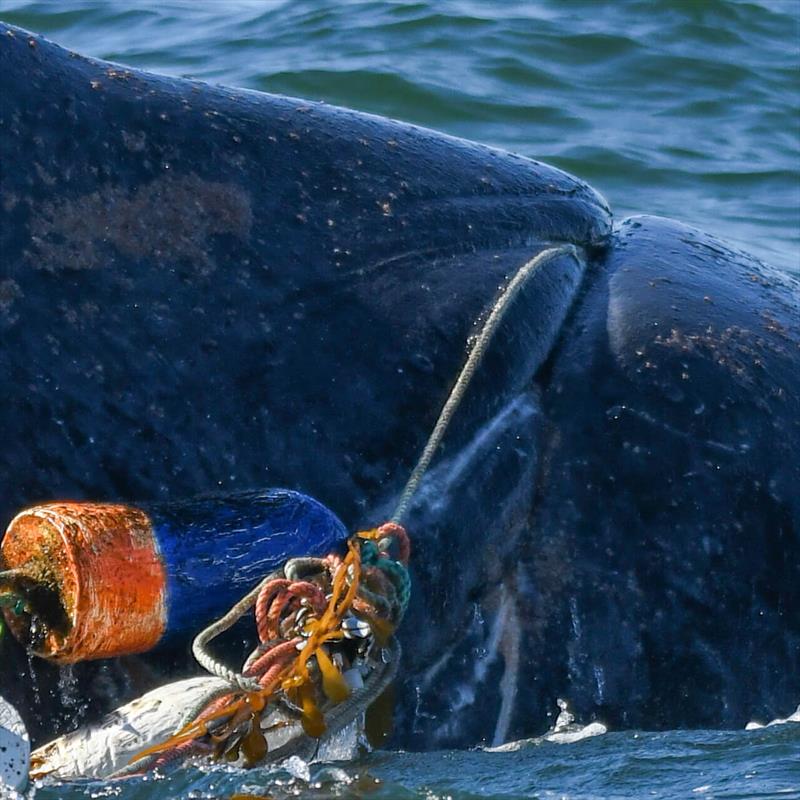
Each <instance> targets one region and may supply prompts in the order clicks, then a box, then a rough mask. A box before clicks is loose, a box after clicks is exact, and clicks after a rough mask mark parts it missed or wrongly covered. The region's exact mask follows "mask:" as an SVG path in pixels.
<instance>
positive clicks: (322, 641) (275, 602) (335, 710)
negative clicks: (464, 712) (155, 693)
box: [132, 523, 410, 770]
mask: <svg viewBox="0 0 800 800" xmlns="http://www.w3.org/2000/svg"><path fill="white" fill-rule="evenodd" d="M395 554H396V557H395ZM409 555H410V543H409V539H408V535H407V534H406V532H405V530H404V529H403V528H402V526H400V525H398V524H396V523H390V524H387V525H383V526H381V527H379V528H375V529H372V530H369V531H363V532H360V533H357V534H356V535H355V536H353V537H351V538H350V539H349V540H348V543H347V553H346V554H345V555H344V556H343V557H342V556H339V555H337V554H330V555H329V556H327V557H325V558H322V559H318V558H316V559H311V558H303V559H292V560H290V561H288V562H287V563H286V565H285V566H284V568H283V570H281V571H278V572H274V573H272V574H271V575H269V576H267V577H266V578H265V579H264V580H263V581H262V582H261V583H260V584H259V585H258V586H257V587H256V588H255V589H253V590H252V591H251V592H249V593H248V594H247V595H245V597H243V598H242V599H241V600H240V601H239V602H238V603H237V604H236V605H235V606H234V607H233V608H232V609H231V610H230V611H229V612H228V613H227V614H225V615H224V616H223V617H222V618H221V619H220V620H217V621H216V622H215V623H213V624H212V625H210V626H209V627H208V628H206V629H205V630H204V631H202V632H201V633H200V634H199V635H198V636H197V637H196V638H195V641H194V644H193V651H194V654H195V656H196V657H197V660H198V662H199V663H200V664H201V665H202V666H203V667H205V669H207V670H208V671H209V672H211V673H212V674H213V675H216V676H218V677H221V678H223V679H225V680H226V681H228V682H229V683H230V684H231V689H232V691H231V693H230V694H228V695H225V696H223V697H222V698H218V699H215V700H214V701H213V702H212V703H211V704H210V705H209V706H207V707H206V708H205V709H203V710H202V711H201V712H200V713H199V714H198V715H197V716H196V717H195V719H194V720H193V721H192V722H191V723H189V724H188V725H186V726H185V727H184V728H183V729H181V730H180V731H178V732H177V733H176V734H175V735H174V736H173V737H172V738H171V739H169V740H167V741H166V742H163V743H162V744H159V745H157V746H156V747H152V748H149V749H148V750H145V751H144V752H142V753H140V754H139V755H138V756H137V757H136V759H134V762H136V761H139V760H140V759H141V765H142V766H141V767H140V769H143V770H147V769H151V768H153V767H155V766H163V765H166V764H169V763H172V762H174V761H176V760H177V759H181V758H184V757H186V756H187V755H190V754H192V753H211V754H212V755H214V756H215V757H217V758H225V759H227V760H235V759H238V758H239V757H240V756H241V757H243V758H244V761H245V763H246V764H254V763H258V762H259V761H261V760H263V759H264V758H265V757H266V755H267V751H268V745H267V739H266V736H265V733H267V732H268V731H269V730H270V729H271V728H270V725H274V724H276V723H274V721H272V722H271V720H273V718H274V715H275V711H276V709H280V710H281V712H282V713H284V714H288V715H289V718H288V719H284V721H283V722H282V723H281V724H282V725H287V724H298V723H299V725H300V726H301V728H302V731H303V732H304V733H305V735H306V736H307V737H311V738H315V739H316V738H319V737H321V736H322V735H323V734H324V733H325V732H326V731H329V730H331V725H332V724H337V725H338V724H346V722H349V721H350V720H351V719H353V718H355V716H357V714H358V713H361V711H363V710H364V709H365V708H366V706H368V705H369V704H370V703H371V702H372V700H374V699H375V698H376V697H377V694H375V693H372V694H369V693H365V691H364V689H360V690H355V689H354V688H353V687H354V686H356V687H357V686H358V685H359V684H361V683H362V679H363V678H364V676H366V678H367V681H366V684H365V687H366V685H370V686H372V687H373V689H374V690H375V691H377V687H380V688H381V690H382V688H383V687H385V685H386V675H388V674H389V673H391V674H392V675H393V674H394V672H395V670H396V663H393V658H392V654H393V653H397V654H399V648H397V647H396V646H395V643H394V641H393V638H392V637H393V634H394V631H395V629H396V627H397V625H398V624H399V623H400V620H401V619H402V617H403V614H404V612H405V609H406V606H407V604H408V596H409V591H410V579H409V577H408V568H407V562H408V558H409ZM251 609H253V611H254V617H255V623H256V630H257V633H258V640H259V644H258V645H257V647H256V648H255V649H254V650H253V651H252V652H251V653H250V654H249V655H248V657H247V658H246V659H245V661H244V665H243V668H242V671H241V672H240V673H238V672H235V671H234V670H232V669H230V668H228V667H227V666H225V665H224V664H222V663H221V662H220V661H218V660H217V659H215V658H214V657H213V656H212V655H211V654H210V653H209V652H208V649H207V645H208V644H209V643H210V642H211V640H213V639H214V638H215V637H216V636H218V635H219V634H220V633H222V632H223V631H224V630H227V629H229V628H230V627H231V626H232V625H234V624H235V622H236V621H237V620H238V619H240V618H241V617H242V616H243V615H244V614H246V613H247V612H248V611H249V610H251ZM352 675H357V676H358V677H357V678H351V677H350V676H352ZM332 720H334V721H335V723H332ZM343 721H345V722H343ZM265 726H266V727H265ZM335 729H336V728H334V730H335ZM280 752H281V755H282V756H284V755H286V754H287V753H286V748H285V747H281V748H280ZM133 766H135V763H134V764H133ZM132 768H133V767H132Z"/></svg>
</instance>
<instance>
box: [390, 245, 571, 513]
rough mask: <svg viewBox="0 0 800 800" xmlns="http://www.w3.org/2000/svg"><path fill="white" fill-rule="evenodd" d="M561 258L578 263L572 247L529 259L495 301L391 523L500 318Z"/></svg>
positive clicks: (401, 510) (413, 489) (406, 504)
mask: <svg viewBox="0 0 800 800" xmlns="http://www.w3.org/2000/svg"><path fill="white" fill-rule="evenodd" d="M562 255H571V256H572V257H573V258H574V259H575V260H576V261H577V260H578V250H577V248H576V247H575V245H572V244H563V245H560V246H558V247H551V248H548V249H547V250H543V251H542V252H541V253H539V254H538V255H537V256H536V257H535V258H532V259H531V260H530V261H528V262H526V263H525V264H523V265H522V266H521V267H520V268H519V269H518V270H517V272H516V274H515V275H514V277H513V278H512V279H511V281H510V282H509V283H508V285H507V286H506V288H505V289H504V290H503V291H502V293H501V294H500V296H499V297H498V298H497V300H496V301H495V304H494V305H493V306H492V310H491V312H490V313H489V316H488V317H487V319H486V322H485V323H484V324H483V328H482V329H481V332H480V333H479V334H478V338H477V339H476V340H475V345H474V346H473V348H472V350H470V353H469V356H468V357H467V360H466V362H465V363H464V366H463V367H462V368H461V372H460V373H459V374H458V378H457V379H456V382H455V385H454V386H453V388H452V389H451V390H450V394H449V396H448V398H447V400H446V401H445V404H444V406H443V407H442V410H441V412H440V413H439V418H438V419H437V420H436V425H435V426H434V428H433V432H432V433H431V435H430V437H429V438H428V441H427V443H426V445H425V447H424V449H423V450H422V454H421V455H420V457H419V460H418V461H417V465H416V466H415V467H414V469H413V471H412V472H411V475H410V477H409V479H408V482H407V483H406V485H405V488H404V489H403V492H402V494H401V495H400V499H399V500H398V502H397V506H396V507H395V510H394V513H393V514H392V516H391V521H392V522H395V523H401V522H402V521H403V518H404V517H405V515H406V513H407V512H408V507H409V505H410V504H411V500H412V498H413V497H414V495H415V494H416V491H417V489H418V488H419V485H420V483H421V482H422V479H423V478H424V477H425V473H426V472H427V471H428V467H429V466H430V463H431V459H432V458H433V456H434V455H435V453H436V451H437V450H438V448H439V445H440V444H441V443H442V439H443V438H444V435H445V433H446V432H447V428H448V426H449V425H450V421H451V420H452V418H453V414H455V412H456V410H457V409H458V407H459V405H460V404H461V401H462V399H463V398H464V395H465V394H466V391H467V389H468V388H469V385H470V383H471V382H472V378H473V377H474V375H475V372H476V370H477V369H478V367H479V366H480V363H481V361H482V360H483V356H484V355H485V353H486V350H487V349H488V347H489V344H490V343H491V341H492V339H493V338H494V335H495V333H496V332H497V329H498V327H499V326H500V323H501V322H502V321H503V317H505V315H506V312H507V311H508V309H509V308H510V307H511V304H512V303H513V302H514V300H515V299H516V297H517V295H519V293H520V291H521V290H522V289H523V287H524V286H525V284H526V283H527V282H528V280H529V279H530V278H531V277H532V276H533V275H535V274H536V273H537V272H539V270H540V269H541V268H542V267H543V266H545V265H546V264H549V263H550V262H551V261H553V260H554V259H556V258H558V257H559V256H562Z"/></svg>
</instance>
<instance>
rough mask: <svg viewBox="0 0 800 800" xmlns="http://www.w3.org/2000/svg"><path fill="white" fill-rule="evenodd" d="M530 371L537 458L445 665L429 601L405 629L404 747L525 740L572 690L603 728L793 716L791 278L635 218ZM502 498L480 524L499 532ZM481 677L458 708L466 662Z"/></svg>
mask: <svg viewBox="0 0 800 800" xmlns="http://www.w3.org/2000/svg"><path fill="white" fill-rule="evenodd" d="M533 385H534V387H536V389H535V390H534V391H538V392H539V394H538V397H539V411H538V414H539V416H538V418H537V420H538V424H537V428H538V434H537V436H536V452H537V453H538V464H537V467H536V469H535V474H534V475H533V476H532V477H531V480H532V484H533V489H532V491H531V493H530V496H529V497H528V496H526V497H519V498H517V501H518V502H517V505H516V509H515V517H514V518H513V520H511V521H510V522H509V523H508V524H507V527H508V528H509V529H513V530H514V531H515V536H514V542H515V545H514V547H513V550H512V551H511V552H510V553H509V554H508V556H507V557H506V559H505V560H504V562H503V564H502V565H501V566H500V567H499V568H496V569H495V572H494V576H493V579H489V580H487V581H486V583H485V584H484V586H483V588H482V590H481V591H480V592H477V591H476V592H474V593H473V595H472V599H473V601H474V602H473V606H472V609H473V615H472V618H471V619H469V620H468V623H465V625H464V628H463V630H464V634H463V640H462V641H461V642H459V644H458V645H457V646H456V647H455V648H450V649H448V648H446V647H444V646H443V647H441V648H440V654H445V655H444V656H443V657H442V658H441V659H440V660H439V661H437V662H432V661H431V660H430V658H429V656H428V655H427V654H429V653H430V652H431V651H432V650H433V647H434V644H435V642H436V641H437V640H438V639H439V638H440V634H439V633H438V631H439V630H440V628H439V625H441V624H444V623H445V620H444V619H443V618H437V614H436V611H435V610H434V611H429V612H428V613H429V615H430V616H432V617H433V618H432V619H429V621H428V623H427V625H426V626H425V627H424V628H423V629H422V631H420V629H419V628H417V629H415V630H406V638H407V640H408V642H409V652H408V653H407V657H408V664H409V672H410V673H411V675H412V676H413V678H412V680H409V681H408V682H407V683H406V684H405V685H404V687H403V691H404V694H403V700H402V702H401V703H400V707H401V709H402V714H401V719H400V721H399V727H400V730H401V731H402V732H403V734H404V736H405V737H406V738H405V741H414V740H416V741H420V740H422V741H424V742H426V743H427V745H429V746H430V745H435V746H447V745H454V744H457V743H458V742H459V738H460V736H461V735H462V734H463V731H477V730H483V735H484V737H486V740H487V741H490V742H491V741H494V742H495V743H499V742H501V741H504V740H509V739H516V738H520V737H527V736H530V735H531V734H532V732H536V733H541V732H543V730H544V729H545V728H546V723H545V720H544V719H543V713H544V711H545V710H550V711H551V712H552V711H557V709H556V708H555V700H556V698H559V697H560V698H567V699H568V700H569V701H570V704H571V706H572V708H573V710H574V711H575V712H576V715H577V716H578V718H579V719H581V720H584V721H588V720H591V719H600V720H602V721H604V722H605V723H606V724H608V725H609V726H610V727H611V728H612V729H620V728H642V729H659V728H665V729H674V728H678V727H687V726H688V727H708V728H712V727H729V728H739V729H741V728H743V727H744V726H745V725H746V724H747V722H748V721H750V720H752V719H760V720H762V721H769V720H771V719H775V718H776V717H785V716H787V715H788V714H790V713H792V711H793V710H794V709H795V708H796V706H797V703H798V700H800V616H799V615H798V613H797V612H798V609H800V492H798V490H797V487H798V486H800V457H799V456H798V454H800V282H798V281H797V279H796V278H794V277H792V276H790V275H786V274H783V273H779V272H777V271H775V270H772V269H770V268H769V267H766V266H765V265H763V264H762V263H760V262H759V261H757V260H756V259H754V258H752V257H751V256H748V255H747V254H745V253H742V252H739V251H735V250H732V249H731V248H730V247H728V246H726V245H725V244H724V243H722V242H720V241H719V240H718V239H715V238H714V237H712V236H709V235H707V234H704V233H702V232H700V231H698V230H696V229H694V228H691V227H689V226H686V225H683V224H681V223H678V222H675V221H672V220H668V219H663V218H657V217H644V216H642V217H634V218H631V219H628V220H626V221H624V222H623V223H622V224H621V225H620V226H619V227H618V228H617V229H616V230H615V232H614V235H613V237H612V239H611V242H610V247H609V249H608V251H607V253H606V255H605V257H604V258H600V259H598V260H597V261H596V262H594V263H593V264H592V265H591V267H590V269H589V271H588V273H587V275H586V278H585V280H584V284H583V293H582V296H581V298H580V300H579V302H578V303H577V305H576V307H575V309H574V311H573V313H572V314H571V316H570V318H569V319H568V320H567V322H566V324H565V325H564V328H563V330H562V333H561V337H560V339H559V342H558V345H557V347H556V349H555V351H554V352H553V354H552V356H551V358H550V359H549V360H548V362H547V363H546V364H545V365H544V366H543V368H542V369H541V370H539V372H538V374H537V375H536V378H535V380H534V382H533ZM483 472H484V473H486V472H489V471H488V470H487V469H484V470H483ZM489 474H491V473H489ZM472 477H473V479H474V480H479V479H480V478H481V474H475V475H473V476H472ZM492 508H493V509H494V512H492V511H487V510H484V512H483V518H482V519H481V521H482V523H483V524H485V525H486V530H487V531H490V532H491V533H492V535H496V534H497V533H499V532H498V531H497V526H496V523H495V524H494V527H493V520H492V514H493V513H494V516H495V518H497V517H499V516H500V514H499V511H498V510H497V507H496V506H492ZM450 513H452V508H451V507H446V508H444V509H443V510H442V511H441V512H440V516H439V518H440V519H441V520H442V521H444V520H446V518H447V515H448V514H450ZM476 513H477V512H476ZM418 524H419V526H420V529H422V530H426V529H428V530H429V529H431V527H432V524H433V525H434V526H435V524H436V521H434V522H433V523H431V520H426V521H425V522H422V521H420V522H419V523H418ZM434 529H435V528H434ZM451 544H452V542H451ZM467 547H468V545H467ZM451 552H452V551H451ZM440 557H441V559H442V560H443V561H444V560H446V559H447V557H448V556H447V554H446V553H445V552H442V553H441V556H440ZM456 557H458V556H456ZM451 558H452V556H451ZM470 559H471V556H470V555H469V550H462V551H460V560H458V561H457V563H458V564H459V566H460V565H461V563H463V561H464V560H466V561H469V560H470ZM435 566H436V564H435V563H434V567H433V568H431V569H430V573H429V574H430V576H431V577H430V578H429V580H433V576H434V574H435V573H434V570H435ZM501 575H502V579H503V587H502V588H500V587H499V586H498V582H499V579H500V576H501ZM503 592H505V594H506V602H505V605H503V601H502V599H497V598H498V595H499V594H502V593H503ZM509 595H510V597H511V599H510V602H509V599H508V596H509ZM412 602H420V605H424V606H425V607H426V608H430V607H431V605H432V604H430V602H429V601H428V600H427V598H420V597H419V595H415V597H414V598H413V600H412ZM498 606H500V607H501V608H502V609H503V614H504V616H505V617H506V618H507V620H508V624H507V625H506V627H505V628H503V627H499V628H498V625H497V621H496V618H492V616H491V610H492V609H496V608H497V607H498ZM422 614H423V611H422V610H421V609H419V608H418V609H417V611H416V615H418V616H422ZM416 618H417V617H416V616H415V615H412V619H416ZM425 634H427V638H428V639H429V640H430V641H429V643H428V645H427V646H426V645H425V643H424V642H423V641H421V639H423V638H424V635H425ZM487 642H493V643H494V647H495V652H494V654H493V655H487V653H489V654H491V653H492V650H491V648H490V647H489V646H488V645H487ZM412 648H413V649H412ZM417 652H419V653H423V654H426V655H423V656H422V658H421V659H419V660H415V653H417ZM432 664H433V666H432ZM509 667H513V670H512V671H510V670H509ZM479 670H480V671H481V674H482V679H481V680H480V681H476V682H474V683H475V684H476V685H475V686H473V687H472V691H471V692H470V694H469V696H468V702H465V681H464V675H465V674H469V673H470V672H472V673H473V674H474V673H476V672H478V671H479ZM511 674H514V675H515V678H514V679H513V680H512V679H510V675H511ZM420 688H422V690H423V691H420ZM504 706H505V708H506V711H507V713H505V714H504V713H503V711H502V708H503V707H504ZM498 709H501V710H500V712H498Z"/></svg>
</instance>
